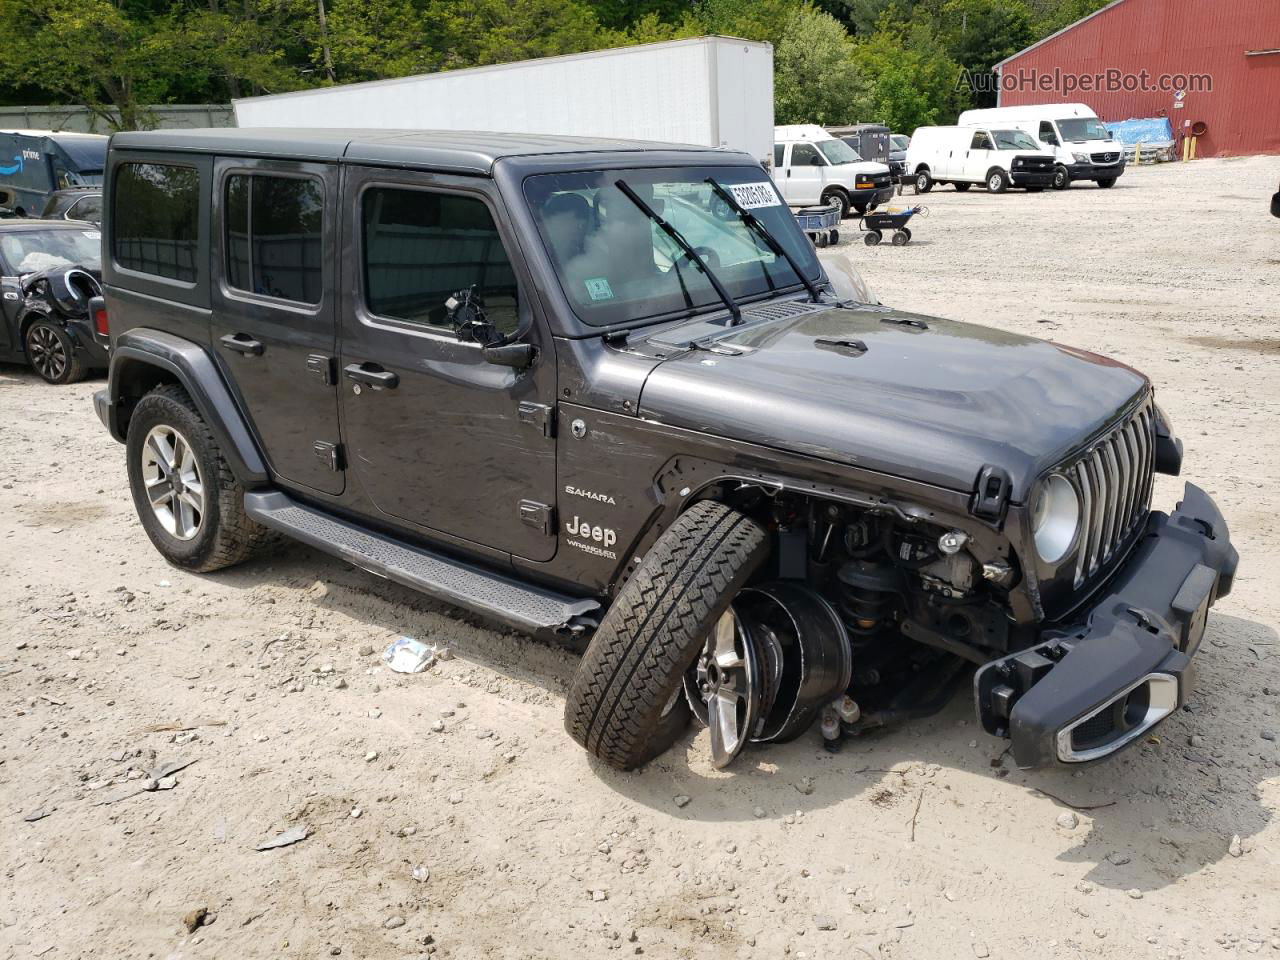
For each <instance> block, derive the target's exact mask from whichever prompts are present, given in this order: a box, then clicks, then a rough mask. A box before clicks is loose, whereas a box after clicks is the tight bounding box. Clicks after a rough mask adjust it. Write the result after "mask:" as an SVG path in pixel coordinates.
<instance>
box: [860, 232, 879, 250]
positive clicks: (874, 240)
mask: <svg viewBox="0 0 1280 960" xmlns="http://www.w3.org/2000/svg"><path fill="white" fill-rule="evenodd" d="M883 239H884V234H883V233H881V232H880V231H879V230H868V231H867V235H866V236H865V237H864V238H863V240H862V242H863V243H865V244H866V245H867V246H868V247H875V246H879V244H880V241H881V240H883Z"/></svg>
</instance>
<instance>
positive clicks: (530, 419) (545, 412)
mask: <svg viewBox="0 0 1280 960" xmlns="http://www.w3.org/2000/svg"><path fill="white" fill-rule="evenodd" d="M519 409H520V422H521V423H523V424H527V425H528V426H531V427H533V428H534V429H535V430H539V431H541V432H542V435H543V436H544V437H554V436H555V435H556V418H555V411H554V410H552V409H551V408H550V407H549V406H547V405H546V404H545V403H533V402H531V401H529V400H522V401H520V408H519Z"/></svg>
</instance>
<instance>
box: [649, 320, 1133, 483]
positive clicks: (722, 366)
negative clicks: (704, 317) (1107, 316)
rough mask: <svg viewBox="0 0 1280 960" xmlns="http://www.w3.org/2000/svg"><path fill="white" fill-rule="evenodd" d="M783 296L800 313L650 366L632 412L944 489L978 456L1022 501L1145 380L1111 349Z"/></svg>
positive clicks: (965, 474) (970, 476)
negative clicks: (1100, 352) (1004, 474)
mask: <svg viewBox="0 0 1280 960" xmlns="http://www.w3.org/2000/svg"><path fill="white" fill-rule="evenodd" d="M784 306H787V307H790V308H791V309H793V310H799V311H800V314H799V315H796V316H791V317H788V318H786V319H782V320H775V321H767V322H764V323H759V324H751V325H748V326H744V327H741V328H738V329H736V330H734V331H733V332H730V333H727V334H725V335H721V336H717V337H715V338H709V339H706V340H701V341H699V343H700V344H701V345H702V346H701V347H695V348H693V349H690V350H687V351H683V352H681V353H679V354H677V355H676V356H673V357H671V358H670V359H667V360H664V361H663V362H661V363H659V364H658V365H657V366H655V367H654V369H653V371H652V372H651V373H650V374H649V376H648V378H647V380H646V381H645V384H644V387H643V389H642V392H641V396H640V404H639V406H640V414H641V416H644V417H647V418H649V419H652V420H656V421H659V422H661V423H667V424H671V425H673V426H679V427H685V428H688V429H692V430H699V431H703V432H706V433H711V434H716V435H718V436H723V437H728V438H731V439H735V440H743V441H747V442H751V443H757V444H762V445H765V446H771V447H776V448H779V449H783V450H789V451H793V452H795V453H800V454H805V455H809V456H813V457H820V458H822V459H826V460H832V461H838V462H842V463H848V464H853V465H856V466H859V467H863V468H865V469H869V470H875V471H879V472H882V473H888V474H893V475H896V476H901V477H908V478H911V479H915V480H919V481H923V482H925V483H932V484H935V485H938V486H942V487H947V488H949V489H953V490H958V491H970V490H972V489H973V488H974V483H975V481H976V479H977V476H978V473H979V471H980V470H981V469H982V467H983V466H984V465H987V464H992V465H995V466H999V467H1003V468H1004V469H1005V470H1007V471H1008V472H1009V475H1010V478H1011V480H1012V483H1013V491H1012V495H1013V498H1014V500H1015V501H1016V502H1022V501H1023V500H1024V499H1025V496H1026V492H1027V490H1028V488H1029V487H1030V485H1031V483H1032V482H1033V481H1034V480H1035V479H1036V477H1038V476H1039V475H1040V473H1041V472H1043V471H1044V470H1046V469H1048V468H1049V467H1050V466H1052V465H1053V464H1055V463H1057V462H1060V461H1061V459H1062V458H1063V457H1065V456H1066V455H1067V454H1068V453H1070V452H1071V451H1072V450H1073V449H1074V448H1075V447H1077V446H1079V445H1080V444H1082V443H1083V442H1084V441H1085V440H1087V439H1088V438H1089V437H1090V435H1092V434H1093V433H1095V432H1097V431H1099V430H1101V429H1102V428H1103V427H1104V426H1106V425H1107V424H1108V423H1110V422H1111V421H1113V420H1114V419H1115V418H1116V417H1117V416H1118V415H1120V414H1121V413H1123V412H1125V411H1126V410H1128V408H1129V407H1130V406H1131V404H1132V402H1133V401H1134V400H1135V399H1136V398H1137V397H1138V395H1140V394H1143V393H1145V392H1146V391H1147V390H1148V389H1149V385H1148V382H1147V380H1146V378H1145V377H1143V376H1142V375H1141V374H1139V373H1137V372H1136V371H1134V370H1132V369H1130V368H1128V367H1126V366H1124V365H1122V364H1119V363H1116V362H1115V361H1112V360H1108V359H1106V358H1104V357H1099V356H1096V355H1094V354H1090V353H1086V352H1084V351H1081V350H1075V349H1072V348H1070V347H1064V346H1060V345H1058V344H1055V343H1048V342H1046V341H1043V340H1036V339H1033V338H1031V337H1024V336H1020V335H1018V334H1013V333H1006V332H1003V331H1000V330H994V329H990V328H987V327H981V326H976V325H973V324H967V323H959V322H956V321H951V320H940V319H937V318H934V317H922V316H920V315H918V314H910V313H903V312H901V311H895V310H887V309H885V308H883V307H874V306H867V307H858V308H856V309H833V308H830V307H822V306H817V305H810V304H800V303H792V304H786V305H784ZM664 339H667V340H671V339H675V338H674V337H672V335H671V334H666V335H664ZM708 347H709V348H710V349H708Z"/></svg>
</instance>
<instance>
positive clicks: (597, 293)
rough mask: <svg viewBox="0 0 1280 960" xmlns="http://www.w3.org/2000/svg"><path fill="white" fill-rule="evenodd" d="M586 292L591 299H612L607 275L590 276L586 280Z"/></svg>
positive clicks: (611, 289) (611, 290)
mask: <svg viewBox="0 0 1280 960" xmlns="http://www.w3.org/2000/svg"><path fill="white" fill-rule="evenodd" d="M586 285H587V293H588V294H589V295H590V296H591V299H592V300H612V299H613V288H612V287H610V286H609V280H608V278H607V277H592V278H591V279H590V280H587V281H586Z"/></svg>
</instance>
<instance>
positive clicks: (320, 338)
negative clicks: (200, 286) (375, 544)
mask: <svg viewBox="0 0 1280 960" xmlns="http://www.w3.org/2000/svg"><path fill="white" fill-rule="evenodd" d="M337 193H338V175H337V167H335V166H332V165H327V164H313V163H293V162H286V161H274V160H247V159H246V160H242V159H231V158H226V159H219V160H218V162H217V164H216V165H215V169H214V201H213V209H214V223H215V224H217V225H218V228H217V229H216V230H215V234H216V239H215V241H214V244H213V249H214V254H213V258H212V259H213V269H212V276H213V283H212V293H211V296H212V301H213V319H212V324H211V330H212V339H211V343H212V346H213V353H214V356H215V357H216V358H217V362H218V365H219V366H220V367H221V368H222V370H223V373H224V374H225V376H226V379H227V382H228V383H229V384H230V385H231V388H232V389H233V390H234V391H235V392H236V394H237V395H238V397H239V400H240V402H241V404H242V406H243V408H244V409H245V411H246V412H247V413H248V415H249V419H250V421H251V424H252V427H253V431H254V433H255V434H256V435H257V438H258V441H259V443H260V445H261V447H262V452H263V454H264V455H265V456H266V458H267V463H268V464H269V465H270V467H271V472H272V474H273V475H274V476H275V477H277V478H278V479H280V480H282V481H284V482H286V483H289V484H296V485H299V486H302V487H306V488H309V489H311V490H316V491H319V492H321V493H327V494H334V495H336V494H340V493H342V491H343V488H344V486H345V479H344V474H343V471H342V462H341V458H340V456H339V450H338V443H339V439H340V438H339V435H338V388H337V378H336V369H337V355H336V349H335V348H336V345H337V330H336V317H337V301H338V294H337V284H336V283H335V278H334V272H335V268H334V264H335V261H336V259H337V248H336V243H337V241H336V236H337V231H336V226H335V224H334V211H335V209H336V203H337Z"/></svg>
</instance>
